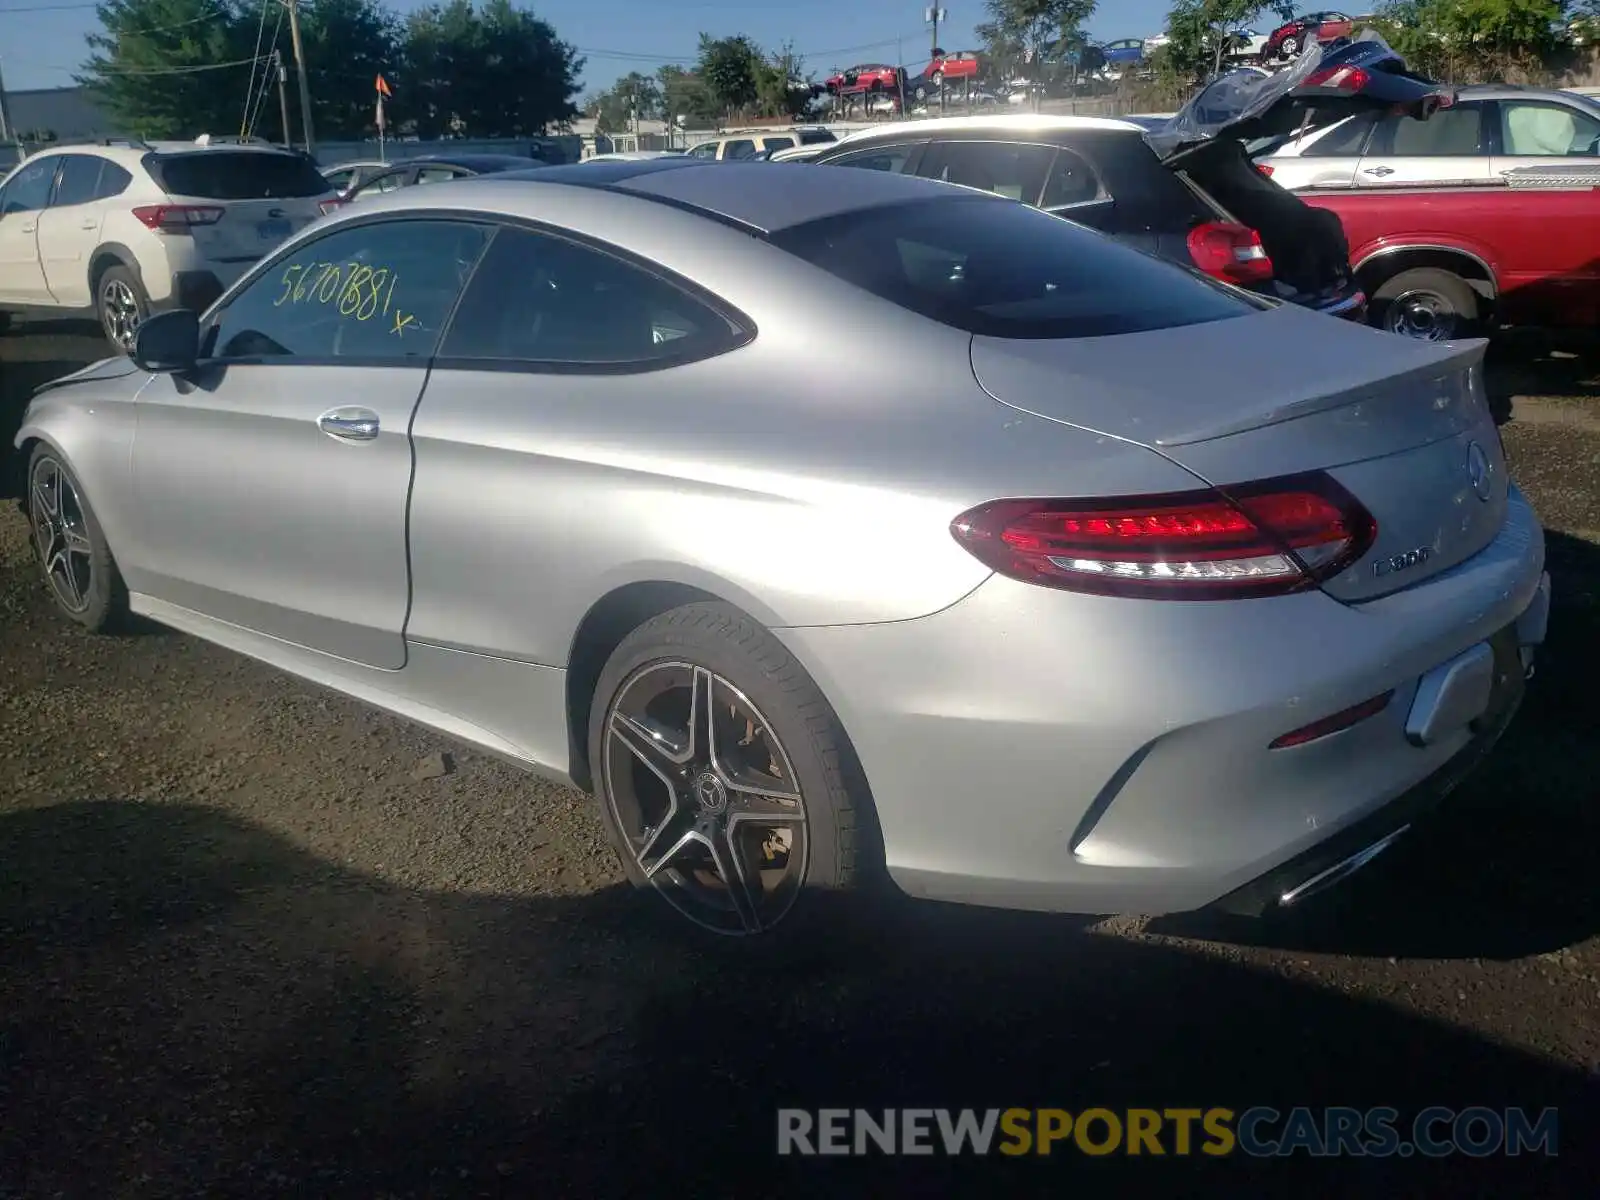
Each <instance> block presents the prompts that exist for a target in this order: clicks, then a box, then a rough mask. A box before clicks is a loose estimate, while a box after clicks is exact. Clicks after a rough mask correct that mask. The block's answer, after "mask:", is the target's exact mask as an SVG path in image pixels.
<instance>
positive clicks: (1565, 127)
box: [1500, 100, 1600, 158]
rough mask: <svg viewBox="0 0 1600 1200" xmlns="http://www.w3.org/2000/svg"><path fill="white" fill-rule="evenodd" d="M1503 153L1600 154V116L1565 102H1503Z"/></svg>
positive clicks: (1536, 155) (1529, 155) (1534, 155)
mask: <svg viewBox="0 0 1600 1200" xmlns="http://www.w3.org/2000/svg"><path fill="white" fill-rule="evenodd" d="M1500 145H1501V147H1502V153H1505V154H1508V155H1511V156H1512V157H1514V158H1564V157H1566V156H1568V155H1577V156H1579V157H1593V156H1595V155H1597V154H1600V120H1596V119H1595V118H1594V117H1592V116H1590V115H1589V114H1588V113H1586V112H1582V111H1580V110H1578V109H1576V108H1568V107H1567V106H1566V105H1565V104H1536V103H1529V102H1526V101H1521V100H1502V101H1501V102H1500Z"/></svg>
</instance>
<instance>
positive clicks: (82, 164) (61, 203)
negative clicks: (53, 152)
mask: <svg viewBox="0 0 1600 1200" xmlns="http://www.w3.org/2000/svg"><path fill="white" fill-rule="evenodd" d="M102 161H103V160H101V159H98V158H90V157H89V156H88V155H86V154H68V155H64V156H63V157H62V159H61V177H60V178H59V179H57V180H56V194H55V198H54V199H53V200H51V201H50V207H51V208H66V207H68V206H69V205H73V204H88V203H89V202H91V201H92V200H94V199H96V198H97V196H98V194H99V190H100V164H101V162H102Z"/></svg>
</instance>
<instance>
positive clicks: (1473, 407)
mask: <svg viewBox="0 0 1600 1200" xmlns="http://www.w3.org/2000/svg"><path fill="white" fill-rule="evenodd" d="M1302 347H1304V348H1305V352H1302V350H1301V348H1302ZM1484 349H1485V343H1483V342H1459V343H1454V344H1447V345H1434V344H1430V343H1424V342H1417V341H1413V340H1411V339H1407V338H1399V337H1393V336H1390V335H1386V334H1382V333H1379V332H1377V331H1375V330H1371V329H1366V328H1362V327H1359V326H1355V325H1352V324H1350V323H1348V322H1344V321H1329V320H1327V319H1326V318H1324V317H1321V316H1318V315H1317V314H1315V313H1311V312H1307V311H1305V310H1302V309H1298V308H1295V307H1293V306H1290V305H1284V306H1282V307H1279V308H1275V309H1273V310H1271V311H1268V312H1265V313H1261V314H1259V315H1253V316H1247V317H1239V318H1235V319H1232V320H1226V321H1217V322H1211V323H1208V324H1203V325H1192V326H1186V327H1180V328H1174V329H1164V330H1157V331H1152V332H1148V333H1137V334H1127V335H1123V336H1119V337H1102V338H1083V339H1073V340H1064V341H1023V340H1009V339H1004V340H1003V339H998V338H988V337H975V338H974V339H973V342H972V367H973V373H974V375H975V376H976V377H977V380H978V383H979V384H980V385H981V386H982V387H983V389H984V390H985V391H986V392H988V393H989V394H990V395H991V396H993V397H994V398H995V399H996V400H999V401H1000V402H1001V403H1003V404H1006V405H1008V406H1010V407H1012V408H1016V409H1019V410H1021V411H1023V412H1027V413H1031V414H1033V415H1035V416H1040V417H1044V418H1046V419H1048V420H1054V421H1060V422H1062V423H1065V424H1070V425H1073V426H1076V427H1078V428H1081V429H1084V430H1087V431H1090V432H1093V433H1098V434H1101V435H1104V436H1107V437H1114V438H1118V439H1120V440H1124V441H1131V442H1135V443H1137V444H1139V445H1143V446H1146V447H1149V448H1150V449H1152V450H1154V451H1156V452H1157V453H1159V454H1162V455H1164V456H1165V457H1167V458H1169V459H1171V460H1172V461H1174V462H1176V463H1178V464H1179V465H1180V466H1183V467H1184V468H1186V469H1187V470H1189V471H1191V472H1193V473H1194V474H1195V475H1197V476H1199V477H1200V478H1201V479H1203V480H1205V481H1206V482H1207V483H1209V484H1212V485H1213V486H1216V487H1218V488H1220V489H1222V490H1223V491H1226V490H1227V489H1228V487H1229V486H1230V485H1234V484H1242V483H1248V482H1252V481H1255V480H1261V479H1269V478H1275V477H1278V476H1286V475H1295V474H1299V473H1301V472H1309V471H1326V472H1327V473H1328V474H1329V475H1331V476H1332V477H1333V478H1334V479H1335V480H1337V481H1338V482H1339V483H1340V484H1341V485H1342V486H1343V487H1344V488H1345V489H1346V490H1347V491H1349V492H1350V493H1351V494H1353V495H1354V496H1355V497H1356V498H1357V499H1358V500H1360V501H1361V503H1362V504H1363V505H1365V506H1366V508H1367V509H1368V511H1369V512H1371V513H1372V515H1373V516H1374V517H1375V518H1376V520H1377V526H1378V535H1377V539H1376V541H1375V542H1374V544H1373V547H1372V549H1371V550H1370V551H1369V553H1368V554H1367V556H1366V557H1365V558H1363V559H1362V560H1361V561H1359V562H1357V563H1355V564H1353V565H1352V566H1351V567H1349V568H1347V569H1346V570H1345V571H1344V572H1343V573H1342V574H1340V575H1338V576H1336V577H1335V578H1333V579H1330V580H1328V581H1326V582H1325V583H1324V584H1323V588H1324V590H1325V591H1327V592H1328V593H1329V594H1330V595H1332V596H1334V597H1336V598H1337V599H1340V600H1344V601H1350V602H1354V601H1360V600H1368V599H1373V598H1376V597H1378V596H1382V595H1386V594H1388V593H1389V592H1393V591H1397V590H1399V589H1401V588H1405V587H1409V586H1411V585H1412V584H1414V583H1416V582H1419V581H1421V580H1423V579H1426V578H1428V577H1429V576H1431V575H1434V574H1437V573H1438V572H1440V571H1445V570H1448V569H1450V568H1451V567H1453V566H1455V565H1457V564H1458V563H1461V562H1463V561H1465V560H1466V559H1468V558H1470V557H1471V556H1472V555H1474V554H1476V553H1477V552H1478V551H1479V550H1481V549H1483V548H1484V547H1485V546H1486V545H1488V544H1489V542H1490V541H1492V540H1493V539H1494V537H1495V535H1496V534H1497V533H1498V532H1499V529H1500V527H1501V525H1502V523H1503V522H1504V519H1505V511H1506V500H1507V489H1508V479H1507V473H1506V468H1505V460H1504V453H1503V450H1502V447H1501V443H1500V437H1499V431H1498V430H1497V428H1496V427H1495V424H1494V419H1493V416H1492V415H1491V414H1490V411H1489V405H1488V399H1487V395H1486V393H1485V390H1484V383H1483V369H1482V361H1483V354H1484ZM1309 354H1315V356H1316V366H1315V368H1314V369H1308V363H1307V358H1308V356H1309Z"/></svg>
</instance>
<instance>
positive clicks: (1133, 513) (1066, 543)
mask: <svg viewBox="0 0 1600 1200" xmlns="http://www.w3.org/2000/svg"><path fill="white" fill-rule="evenodd" d="M1225 493H1226V494H1225ZM950 531H951V533H953V534H954V535H955V538H956V541H958V542H960V543H961V544H962V546H964V547H966V549H967V550H968V551H969V552H970V553H971V554H972V555H973V556H975V557H976V558H977V559H979V560H980V561H981V562H983V563H984V564H985V565H987V566H988V567H990V568H991V569H993V570H995V571H998V572H999V573H1000V574H1002V575H1006V576H1009V577H1010V578H1012V579H1020V580H1022V581H1023V582H1025V583H1037V584H1041V585H1043V586H1045V587H1057V588H1065V589H1067V590H1069V591H1077V592H1094V593H1097V594H1100V595H1113V596H1137V597H1145V598H1149V599H1156V600H1222V599H1230V598H1242V597H1249V596H1275V595H1282V594H1285V593H1288V592H1298V591H1302V590H1304V589H1306V588H1309V587H1313V586H1315V585H1316V584H1318V583H1320V582H1321V581H1322V580H1324V579H1328V578H1330V577H1332V576H1334V575H1337V574H1338V573H1339V572H1340V571H1342V570H1344V568H1345V567H1347V566H1348V565H1349V564H1350V563H1352V562H1354V561H1355V560H1356V559H1358V558H1360V557H1361V556H1362V555H1363V554H1365V553H1366V552H1367V550H1368V549H1370V548H1371V546H1372V543H1373V541H1374V539H1375V538H1376V537H1377V522H1376V521H1375V520H1373V518H1372V515H1371V514H1370V513H1369V512H1367V510H1366V509H1365V508H1363V507H1362V505H1361V503H1360V502H1359V501H1357V500H1356V499H1355V497H1353V496H1351V495H1350V494H1349V493H1348V492H1346V491H1345V490H1344V489H1343V488H1341V487H1340V486H1339V485H1338V484H1337V483H1335V482H1334V480H1333V479H1331V478H1330V477H1329V476H1327V475H1326V474H1323V473H1320V472H1319V473H1315V474H1311V475H1299V476H1292V477H1289V478H1284V479H1273V480H1267V481H1264V482H1261V483H1251V484H1243V485H1239V486H1235V487H1229V488H1226V489H1216V490H1205V491H1197V492H1182V493H1172V494H1168V495H1158V496H1140V497H1135V498H1130V499H1119V500H997V501H994V502H992V503H989V504H984V505H980V506H979V507H977V508H975V509H972V510H971V511H969V512H966V513H963V514H962V515H961V516H959V517H957V518H956V519H955V521H954V522H952V524H951V526H950Z"/></svg>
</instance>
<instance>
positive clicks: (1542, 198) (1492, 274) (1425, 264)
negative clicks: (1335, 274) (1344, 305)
mask: <svg viewBox="0 0 1600 1200" xmlns="http://www.w3.org/2000/svg"><path fill="white" fill-rule="evenodd" d="M1564 172H1572V173H1573V174H1574V175H1575V176H1576V177H1575V178H1568V179H1563V178H1562V175H1563V173H1564ZM1519 176H1520V177H1524V178H1518V177H1519ZM1511 177H1512V178H1511V185H1512V186H1508V187H1493V188H1486V187H1482V186H1476V185H1466V186H1460V185H1449V184H1446V185H1439V186H1431V187H1408V188H1388V189H1385V188H1354V189H1347V190H1344V191H1331V190H1321V191H1314V192H1306V193H1304V198H1305V200H1306V202H1307V203H1309V204H1312V205H1315V206H1316V207H1318V208H1322V209H1325V210H1327V211H1328V212H1331V213H1334V214H1336V215H1337V216H1338V217H1339V219H1340V221H1341V222H1343V224H1344V229H1345V234H1346V236H1347V238H1348V239H1349V242H1350V248H1351V259H1352V261H1353V263H1354V266H1355V272H1356V278H1357V279H1358V280H1360V282H1361V284H1362V286H1363V287H1364V288H1366V289H1367V291H1368V294H1369V295H1371V297H1372V305H1371V314H1372V319H1373V321H1374V323H1375V324H1378V325H1379V326H1381V327H1382V328H1385V329H1388V330H1390V331H1391V332H1394V333H1403V334H1406V335H1408V336H1410V337H1417V338H1424V339H1429V340H1433V341H1448V340H1451V339H1454V338H1462V337H1471V336H1475V335H1478V334H1481V333H1486V332H1489V331H1490V330H1492V329H1493V328H1495V327H1497V326H1501V325H1524V326H1543V327H1547V328H1574V329H1593V328H1596V327H1597V326H1600V163H1595V164H1593V165H1590V166H1586V167H1584V166H1579V167H1531V168H1521V169H1519V170H1514V171H1512V172H1511Z"/></svg>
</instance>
